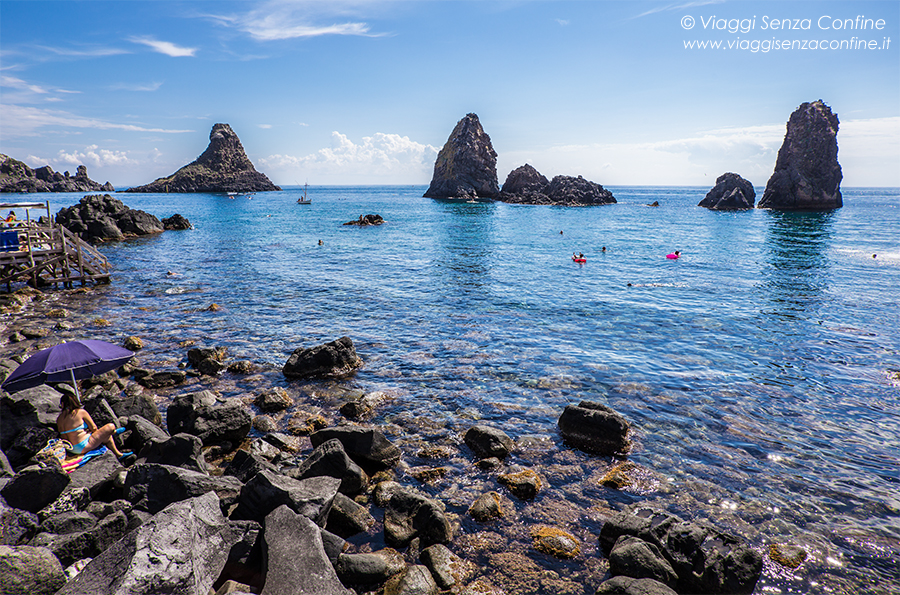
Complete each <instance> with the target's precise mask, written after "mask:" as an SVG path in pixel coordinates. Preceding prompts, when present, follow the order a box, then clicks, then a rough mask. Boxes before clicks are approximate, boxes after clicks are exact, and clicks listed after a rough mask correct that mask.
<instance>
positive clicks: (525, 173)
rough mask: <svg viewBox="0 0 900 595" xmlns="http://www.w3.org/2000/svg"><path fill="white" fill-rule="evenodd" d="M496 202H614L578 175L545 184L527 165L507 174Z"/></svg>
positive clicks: (554, 203) (561, 177) (610, 193)
mask: <svg viewBox="0 0 900 595" xmlns="http://www.w3.org/2000/svg"><path fill="white" fill-rule="evenodd" d="M499 200H501V201H503V202H508V203H514V204H528V205H560V206H567V207H580V206H589V205H607V204H614V203H615V202H616V199H615V197H614V196H613V195H612V192H610V191H609V190H606V189H605V188H604V187H603V186H601V185H600V184H597V183H596V182H591V181H590V180H585V179H584V178H583V177H581V176H578V177H577V178H573V177H572V176H555V177H554V178H553V180H551V181H548V180H547V178H546V177H544V176H543V175H542V174H541V173H540V172H539V171H538V170H536V169H535V168H534V167H532V166H530V165H528V164H527V163H526V164H525V165H523V166H522V167H517V168H516V169H514V170H512V171H511V172H509V175H508V176H507V177H506V182H504V183H503V188H502V189H501V190H500V197H499Z"/></svg>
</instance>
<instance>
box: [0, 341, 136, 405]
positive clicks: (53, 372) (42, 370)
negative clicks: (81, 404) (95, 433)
mask: <svg viewBox="0 0 900 595" xmlns="http://www.w3.org/2000/svg"><path fill="white" fill-rule="evenodd" d="M132 357H134V353H133V352H131V351H128V350H127V349H123V348H122V347H119V346H117V345H113V344H112V343H107V342H106V341H95V340H92V339H85V340H83V341H70V342H68V343H60V344H59V345H55V346H53V347H48V348H47V349H42V350H40V351H38V352H37V353H35V354H34V355H32V356H31V357H29V358H28V359H27V360H25V361H24V362H22V365H20V366H19V367H18V368H16V369H15V370H14V371H13V373H12V374H10V375H9V376H8V377H7V379H6V380H4V381H3V384H2V385H0V388H2V389H3V390H5V391H7V392H10V393H14V392H18V391H20V390H25V389H26V388H31V387H33V386H38V385H41V384H46V383H48V382H71V383H72V385H73V386H74V387H75V395H76V396H78V385H77V384H76V382H75V381H76V380H80V379H83V378H90V377H92V376H97V375H98V374H103V373H105V372H109V371H110V370H114V369H116V368H118V367H119V366H121V365H123V364H125V363H126V362H127V361H128V360H130V359H131V358H132ZM78 400H79V401H81V397H80V396H79V398H78Z"/></svg>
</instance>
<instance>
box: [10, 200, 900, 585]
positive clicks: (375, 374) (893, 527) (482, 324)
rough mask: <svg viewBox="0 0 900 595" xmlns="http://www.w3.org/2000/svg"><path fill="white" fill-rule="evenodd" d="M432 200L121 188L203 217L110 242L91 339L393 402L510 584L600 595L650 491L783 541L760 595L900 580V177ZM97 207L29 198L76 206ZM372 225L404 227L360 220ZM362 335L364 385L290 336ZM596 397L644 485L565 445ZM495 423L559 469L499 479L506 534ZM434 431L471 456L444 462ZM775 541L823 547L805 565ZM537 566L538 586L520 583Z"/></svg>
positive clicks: (670, 506) (525, 459)
mask: <svg viewBox="0 0 900 595" xmlns="http://www.w3.org/2000/svg"><path fill="white" fill-rule="evenodd" d="M425 189H426V187H425V186H345V187H342V186H323V187H319V186H311V187H309V188H308V194H309V197H310V199H311V204H308V205H301V204H297V199H298V198H299V197H300V196H302V195H303V192H304V189H303V187H288V188H286V189H285V190H284V191H283V192H270V193H256V194H253V195H237V196H228V195H226V194H184V195H176V194H122V193H119V194H117V195H116V198H118V199H120V200H122V201H123V202H125V204H127V205H128V206H129V207H131V208H135V209H141V210H144V211H147V212H149V213H152V214H154V215H156V216H157V217H159V218H164V217H168V216H170V215H173V214H175V213H179V214H181V215H183V216H185V217H187V218H188V219H189V220H190V222H191V223H192V224H193V229H191V230H186V231H167V232H165V233H162V234H158V235H154V236H151V237H144V238H140V239H133V240H128V241H124V242H118V243H108V244H104V245H101V246H100V248H99V249H100V251H101V252H102V253H103V254H104V255H105V256H106V257H107V258H108V259H109V261H110V263H111V265H112V268H113V275H112V283H111V284H110V285H109V286H101V287H100V288H98V289H97V290H96V291H95V292H93V294H92V296H91V298H90V299H92V300H95V301H96V309H97V312H98V315H102V318H103V319H105V320H107V321H109V323H110V326H108V327H97V328H96V329H93V331H92V332H93V333H94V335H93V336H94V338H106V339H108V340H112V341H119V342H120V341H121V340H122V338H123V337H125V336H130V335H136V336H139V337H142V338H144V340H145V342H146V343H147V344H148V347H147V350H146V352H145V353H143V354H141V355H140V357H141V358H142V361H145V362H147V361H149V362H151V363H152V362H156V363H160V362H162V363H168V364H170V365H174V364H175V363H177V362H178V361H180V360H183V358H184V353H185V348H184V347H183V345H184V344H185V343H184V341H185V340H187V339H190V340H192V341H194V342H195V344H197V345H200V344H203V345H208V346H214V345H221V346H226V347H227V348H228V353H229V357H230V358H233V359H249V360H251V361H253V362H254V363H256V364H258V365H259V366H260V367H261V369H263V370H266V372H265V373H264V374H263V379H264V382H266V383H268V384H271V385H277V386H282V387H285V388H287V389H289V390H291V391H294V392H295V393H302V396H303V398H305V399H307V401H308V402H309V403H311V404H312V405H318V406H319V407H320V408H322V409H323V410H324V409H329V408H331V406H332V403H331V401H329V398H332V397H333V395H335V394H342V393H341V391H346V394H351V393H354V394H357V393H358V394H362V393H370V392H374V391H382V392H383V393H385V395H387V397H388V399H387V400H386V401H385V402H384V403H383V404H382V405H380V406H379V407H378V409H377V411H376V415H375V417H374V418H373V419H371V420H368V421H369V423H372V424H375V425H378V424H381V425H383V426H384V427H385V428H387V430H386V431H387V433H388V434H389V435H390V436H391V437H392V439H394V440H397V441H398V443H400V444H402V445H404V457H405V459H406V465H407V470H413V471H414V470H415V469H417V468H418V467H420V466H440V467H442V469H443V471H442V473H444V475H443V476H442V477H440V478H439V479H437V480H435V481H430V482H428V483H425V484H422V483H419V482H418V481H417V480H416V479H414V478H413V476H412V475H411V474H412V471H410V473H404V472H403V469H401V471H400V472H399V473H398V480H399V481H401V483H409V484H415V485H416V486H417V487H418V489H422V490H424V491H426V492H428V493H429V494H431V495H432V496H434V497H438V498H440V499H442V501H444V502H445V503H446V504H447V506H448V509H449V510H450V511H451V512H454V513H456V514H458V516H459V519H460V520H459V521H458V522H459V523H460V525H459V527H458V529H457V532H458V535H460V537H459V538H458V539H457V540H456V541H455V542H454V548H456V549H455V551H456V552H457V553H458V554H460V555H461V556H463V557H464V558H465V559H467V560H471V561H473V562H474V563H476V564H477V565H478V567H479V568H480V570H479V572H480V574H479V576H482V577H483V578H484V579H485V580H487V581H489V582H492V584H495V585H496V586H500V587H501V588H505V590H506V591H507V592H508V593H520V592H521V593H525V592H532V593H551V592H567V591H566V590H565V589H566V588H568V587H565V586H564V585H565V584H570V585H571V584H575V583H577V584H578V588H581V589H582V590H581V591H579V590H578V588H576V589H575V591H572V592H578V593H581V592H583V593H589V594H592V593H593V592H594V590H596V587H597V585H598V584H599V581H600V580H601V579H602V576H603V575H604V573H605V567H604V565H603V564H604V563H603V562H602V561H600V559H601V558H602V555H601V554H600V553H599V551H598V547H597V535H598V533H599V527H600V526H601V525H602V522H603V519H604V518H606V516H608V515H609V514H611V512H612V511H614V510H618V509H621V508H622V507H624V506H628V505H632V504H640V503H646V504H651V505H654V506H659V507H662V508H665V509H667V510H669V511H670V512H672V513H675V514H678V515H679V516H681V517H682V518H685V519H687V520H694V521H698V522H700V521H702V522H708V523H710V524H713V525H715V526H717V527H719V528H720V529H722V530H723V531H726V532H730V533H733V534H736V535H738V536H739V537H741V539H743V540H745V541H747V542H748V543H749V544H750V545H752V546H753V547H755V548H757V549H759V551H760V552H761V553H762V554H763V556H764V558H765V565H764V569H763V576H762V578H761V579H760V581H759V583H758V585H757V588H756V591H755V592H756V593H768V594H773V595H774V594H779V593H878V594H882V593H884V594H886V593H897V592H900V564H898V559H900V189H897V188H887V189H886V188H844V189H842V191H843V197H844V207H843V208H841V209H837V210H833V211H827V212H779V211H772V210H747V211H735V212H715V211H710V210H707V209H704V208H700V207H698V206H697V203H698V202H699V201H700V200H701V199H702V198H703V197H704V195H705V193H706V191H707V190H708V189H707V188H699V187H655V186H654V187H641V186H620V187H616V186H613V187H610V188H609V189H610V190H611V191H612V192H613V194H614V195H615V197H616V199H617V201H618V203H617V204H614V205H605V206H595V207H583V208H566V207H555V206H526V205H509V204H504V203H498V202H456V201H441V200H432V199H428V198H423V197H422V194H423V193H424V191H425ZM757 193H758V195H761V193H762V188H757ZM81 196H83V194H50V195H44V194H41V195H29V196H28V197H27V199H29V200H30V199H35V200H40V201H45V200H49V203H50V210H51V212H52V213H55V212H56V211H58V210H59V209H60V208H62V207H64V206H69V205H71V204H74V203H75V202H77V200H78V199H80V198H81ZM22 198H23V197H22V196H21V195H18V196H14V195H3V196H2V197H0V200H4V201H11V200H22ZM654 202H658V203H659V206H656V207H653V206H649V205H650V204H651V203H654ZM366 214H378V215H381V216H382V217H383V218H384V224H382V225H379V226H369V227H359V226H350V225H344V223H346V222H348V221H353V220H356V219H358V218H359V216H360V215H366ZM675 250H678V251H679V252H680V253H681V258H679V259H677V260H673V259H668V258H666V255H667V254H669V253H672V252H673V251H675ZM573 253H583V254H584V257H585V259H586V262H585V263H583V264H579V263H576V262H573V260H572V255H573ZM212 304H216V305H217V306H218V309H217V310H216V309H215V308H213V310H215V311H210V310H209V306H210V305H212ZM342 336H349V337H350V338H351V339H352V340H353V343H354V345H355V348H356V350H357V352H358V354H359V355H360V357H361V358H362V359H363V360H364V362H365V363H364V366H363V367H362V368H361V369H360V370H359V371H358V372H357V373H356V374H355V375H354V376H353V377H352V378H349V379H347V380H345V381H342V382H340V383H334V384H331V385H329V386H328V387H323V388H321V389H317V388H316V387H315V385H310V384H302V385H298V384H297V383H293V382H291V381H288V380H286V379H284V378H283V376H282V375H281V374H280V369H281V366H282V365H283V364H284V362H285V361H286V360H287V358H288V356H289V355H290V354H291V352H292V351H293V350H294V349H297V348H299V347H310V346H314V345H318V344H321V343H324V342H328V341H331V340H334V339H337V338H339V337H342ZM256 381H257V382H258V381H259V379H258V378H257V380H256ZM223 386H224V387H220V388H219V390H220V392H221V393H222V394H223V396H224V397H230V396H241V395H244V394H246V393H247V392H248V391H250V390H251V387H250V385H245V384H241V383H240V382H235V383H233V384H226V385H223ZM319 390H320V391H321V392H317V391H319ZM328 395H332V397H329V396H328ZM582 400H587V401H594V402H599V403H603V404H605V405H608V406H610V407H612V408H613V409H615V410H616V411H618V412H619V413H621V414H622V415H623V416H625V417H626V418H627V419H628V420H629V422H630V423H631V424H632V427H633V441H634V446H633V449H632V451H631V452H630V453H629V454H628V456H627V459H628V460H629V461H631V462H632V463H634V464H636V465H637V468H638V469H639V470H640V472H639V473H638V477H639V479H638V481H637V482H636V483H635V484H634V485H633V486H630V487H626V488H623V489H621V490H616V489H613V488H608V487H604V486H602V485H600V484H599V478H600V477H602V476H603V474H604V473H605V472H606V471H608V470H609V469H610V468H611V467H612V466H613V465H614V464H616V463H617V462H620V461H619V460H618V459H614V458H611V457H597V456H592V455H588V454H585V453H581V452H578V451H574V450H573V449H571V448H569V447H567V446H566V445H565V444H564V443H563V441H562V439H561V438H560V436H559V433H558V430H557V419H558V417H559V415H560V413H561V412H562V411H563V409H564V408H565V406H566V405H568V404H576V403H579V402H581V401H582ZM330 413H331V414H332V415H335V412H334V410H333V409H331V410H330ZM339 417H340V416H339V415H337V418H338V419H339ZM475 423H486V424H490V425H493V426H496V427H499V428H501V429H503V430H504V431H505V432H506V433H507V434H509V435H510V437H512V438H513V439H514V440H516V442H517V450H516V452H515V453H513V455H511V457H510V460H509V461H507V462H508V463H509V464H511V465H520V466H522V467H523V468H533V469H535V470H537V471H538V472H539V474H541V475H542V477H543V478H544V480H545V484H546V485H545V486H544V489H543V490H542V492H541V493H540V494H539V496H538V498H536V499H535V501H534V502H522V501H519V500H517V499H516V498H515V497H513V496H511V495H509V494H508V492H503V493H504V498H505V501H506V502H507V505H508V507H509V513H508V515H507V518H506V520H505V521H503V522H501V523H500V524H499V525H498V526H495V527H483V526H478V525H477V524H475V523H474V521H471V519H468V518H467V517H466V514H465V511H466V508H467V506H468V505H469V504H470V503H471V501H472V500H474V497H476V496H477V495H478V494H480V493H482V492H483V491H488V490H496V491H499V492H502V491H503V490H502V488H500V487H499V485H498V484H497V483H496V478H495V475H496V474H494V475H491V474H490V473H488V472H483V471H480V470H478V469H475V468H474V467H473V466H472V460H471V455H469V454H467V450H466V448H465V447H464V446H462V444H461V442H462V440H461V435H462V433H463V432H464V431H465V430H466V429H467V428H468V427H470V426H471V425H473V424H475ZM422 445H426V446H427V445H432V446H434V445H446V446H447V447H448V448H449V449H450V452H452V453H453V454H452V455H450V456H448V457H446V458H445V459H443V460H429V459H428V457H427V456H425V455H424V454H422V452H421V451H420V450H419V447H420V446H422ZM420 455H421V456H420ZM541 524H543V525H548V524H549V525H555V526H558V527H560V528H562V529H564V530H567V531H569V532H571V533H572V534H573V535H575V536H576V537H577V538H578V539H579V540H580V542H581V544H582V554H581V555H580V556H578V557H576V558H575V559H573V560H556V559H553V558H550V557H549V556H545V555H543V554H540V553H539V552H537V551H535V550H534V548H533V547H531V545H530V543H531V542H530V537H529V530H530V527H534V526H537V525H541ZM376 546H377V544H376ZM376 546H372V547H376ZM773 546H775V547H777V548H785V547H787V548H789V549H790V548H793V549H791V550H790V551H793V552H795V553H796V552H797V551H802V552H803V553H805V555H806V558H805V560H803V562H802V564H800V566H799V568H797V569H791V568H789V567H786V566H784V565H782V564H779V563H776V562H775V561H774V560H773V559H772V557H770V555H769V554H770V550H771V549H772V548H773ZM359 547H360V548H362V549H361V550H360V551H364V549H365V547H366V546H364V545H362V544H359ZM803 553H801V557H802V555H803ZM509 556H518V558H516V560H519V562H521V565H520V566H518V567H516V568H517V570H515V571H510V570H509V566H510V563H511V562H510V560H511V558H510V557H509ZM529 564H530V566H529ZM529 569H531V570H529ZM535 569H537V570H535ZM517 572H518V573H519V575H520V576H521V575H528V572H532V574H534V576H535V577H537V578H534V581H533V582H532V583H527V584H528V585H531V586H530V587H528V586H527V585H526V586H522V585H523V584H525V583H521V581H520V582H518V583H517V582H516V581H519V580H520V579H519V578H516V577H515V576H513V575H514V574H515V573H517ZM542 573H543V574H542ZM548 573H549V574H548ZM554 575H555V576H556V577H558V578H559V580H561V581H563V582H562V583H559V582H554V580H556V579H552V576H554ZM528 576H531V575H528ZM548 576H550V577H551V579H552V580H551V579H548V578H547V577H548ZM541 577H543V578H541ZM567 580H568V581H569V583H566V582H565V581H567ZM559 585H563V586H559ZM517 589H518V590H517Z"/></svg>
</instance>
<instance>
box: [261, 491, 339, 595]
mask: <svg viewBox="0 0 900 595" xmlns="http://www.w3.org/2000/svg"><path fill="white" fill-rule="evenodd" d="M265 527H266V529H265V531H264V532H263V542H262V548H263V561H264V568H263V572H264V574H265V577H266V584H265V587H263V590H262V591H261V593H262V595H354V592H353V591H351V590H350V589H347V588H345V587H344V586H343V585H342V584H341V581H340V580H338V577H337V574H336V573H335V571H334V566H332V564H331V561H330V560H329V559H328V556H327V555H326V553H325V546H324V545H323V543H322V536H321V533H320V532H319V528H318V527H317V526H316V525H315V524H314V523H313V522H312V521H310V520H309V519H308V518H306V517H304V516H302V515H299V514H297V513H296V512H294V511H293V510H291V509H290V508H289V507H287V506H284V505H282V506H279V507H278V508H276V509H275V510H274V511H272V512H271V513H269V514H268V515H267V516H266V519H265Z"/></svg>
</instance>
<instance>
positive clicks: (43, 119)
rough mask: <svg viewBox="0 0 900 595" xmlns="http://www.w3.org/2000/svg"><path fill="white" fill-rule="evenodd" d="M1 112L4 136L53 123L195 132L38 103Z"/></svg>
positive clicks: (25, 133) (29, 133)
mask: <svg viewBox="0 0 900 595" xmlns="http://www.w3.org/2000/svg"><path fill="white" fill-rule="evenodd" d="M0 113H2V114H3V120H2V126H3V136H4V139H5V140H11V139H13V138H17V137H23V136H33V135H35V134H37V133H38V132H39V130H40V129H41V128H45V127H52V128H53V129H54V132H60V131H65V130H68V129H70V128H92V129H99V130H126V131H129V132H164V133H168V134H177V133H182V132H194V131H193V130H171V129H166V128H147V127H144V126H136V125H134V124H117V123H115V122H106V121H104V120H97V119H95V118H83V117H81V116H76V115H75V114H72V113H69V112H64V111H57V110H48V109H41V108H36V107H24V106H21V105H13V104H2V105H0Z"/></svg>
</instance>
